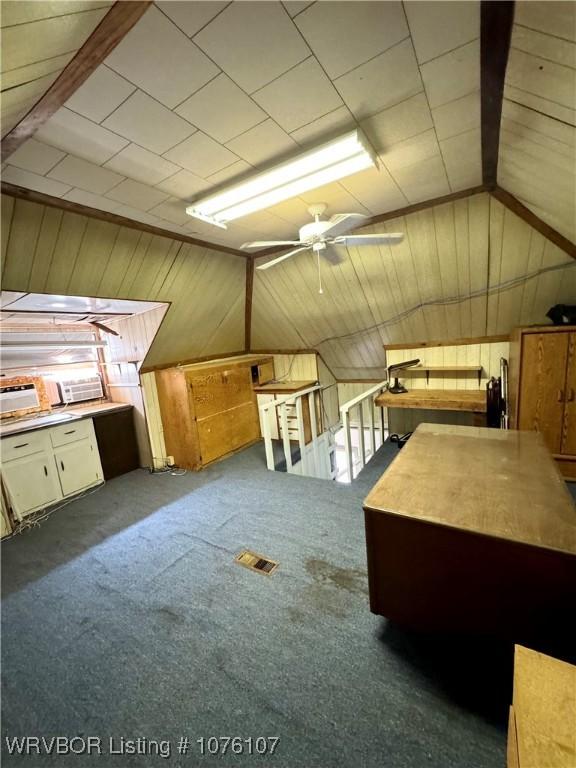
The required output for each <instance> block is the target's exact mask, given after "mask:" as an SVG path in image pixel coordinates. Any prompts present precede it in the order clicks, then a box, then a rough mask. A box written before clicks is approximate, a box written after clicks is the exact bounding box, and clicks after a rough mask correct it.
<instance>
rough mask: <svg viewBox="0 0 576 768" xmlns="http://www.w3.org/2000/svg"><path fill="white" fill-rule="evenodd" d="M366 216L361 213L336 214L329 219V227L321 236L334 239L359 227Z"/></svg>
mask: <svg viewBox="0 0 576 768" xmlns="http://www.w3.org/2000/svg"><path fill="white" fill-rule="evenodd" d="M367 218H368V216H364V214H362V213H337V214H336V215H335V216H332V218H331V219H330V226H329V227H328V229H325V230H324V232H323V233H322V235H323V236H324V237H336V235H341V234H343V233H344V232H348V231H349V230H351V229H353V228H354V227H359V226H360V225H361V224H362V223H363V222H364V221H366V219H367Z"/></svg>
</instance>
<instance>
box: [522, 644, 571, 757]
mask: <svg viewBox="0 0 576 768" xmlns="http://www.w3.org/2000/svg"><path fill="white" fill-rule="evenodd" d="M575 725H576V667H574V666H573V665H572V664H567V663H566V662H564V661H559V660H558V659H554V658H552V657H551V656H545V655H544V654H543V653H537V652H536V651H533V650H530V649H529V648H524V647H522V646H521V645H517V646H516V649H515V655H514V697H513V702H512V707H511V708H510V722H509V727H508V750H507V752H508V768H546V766H549V768H574V766H575V765H576V727H575Z"/></svg>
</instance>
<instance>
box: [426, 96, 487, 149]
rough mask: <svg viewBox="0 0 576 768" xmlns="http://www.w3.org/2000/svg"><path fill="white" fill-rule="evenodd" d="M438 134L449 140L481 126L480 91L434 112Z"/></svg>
mask: <svg viewBox="0 0 576 768" xmlns="http://www.w3.org/2000/svg"><path fill="white" fill-rule="evenodd" d="M432 117H433V119H434V125H435V126H436V134H437V136H438V138H439V139H448V138H450V136H456V135H457V134H459V133H463V132H464V131H470V130H472V129H473V128H478V127H479V126H480V91H475V92H474V93H469V94H468V95H467V96H463V97H462V98H461V99H455V100H454V101H449V102H448V103H447V104H443V105H442V106H441V107H436V109H433V110H432Z"/></svg>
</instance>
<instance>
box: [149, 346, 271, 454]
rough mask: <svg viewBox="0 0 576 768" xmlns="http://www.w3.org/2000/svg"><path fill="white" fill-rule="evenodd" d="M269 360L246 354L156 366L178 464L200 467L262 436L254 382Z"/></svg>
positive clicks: (169, 446) (167, 435) (169, 445)
mask: <svg viewBox="0 0 576 768" xmlns="http://www.w3.org/2000/svg"><path fill="white" fill-rule="evenodd" d="M270 364H273V358H271V357H269V356H268V357H265V358H263V357H258V356H252V355H245V356H243V357H242V358H236V359H230V360H221V361H211V362H209V363H199V364H195V365H188V366H182V367H177V368H166V369H164V370H159V371H156V374H155V375H156V384H157V388H158V401H159V405H160V413H161V416H162V425H163V429H164V441H165V444H166V452H167V454H168V455H169V456H173V457H174V460H175V463H176V464H177V466H179V467H185V468H187V469H200V468H201V467H203V466H206V464H209V463H210V462H212V461H215V460H216V459H219V458H221V457H222V456H225V455H226V454H228V453H231V452H232V451H235V450H237V449H238V448H242V447H243V446H246V445H249V444H250V443H253V442H254V441H256V440H258V439H259V438H260V425H259V419H258V407H257V404H256V393H255V392H254V389H253V385H254V383H257V382H258V380H259V378H260V376H261V369H262V366H264V365H267V366H269V365H270ZM267 375H270V368H268V370H267Z"/></svg>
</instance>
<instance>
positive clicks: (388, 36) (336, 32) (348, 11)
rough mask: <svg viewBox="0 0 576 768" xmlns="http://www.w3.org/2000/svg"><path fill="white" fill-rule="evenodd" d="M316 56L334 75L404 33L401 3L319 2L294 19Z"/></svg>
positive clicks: (404, 26)
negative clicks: (360, 4)
mask: <svg viewBox="0 0 576 768" xmlns="http://www.w3.org/2000/svg"><path fill="white" fill-rule="evenodd" d="M295 22H296V25H297V26H298V28H299V30H300V31H301V32H302V34H303V35H304V37H305V38H306V40H307V41H308V44H309V45H310V47H311V48H312V51H313V52H314V54H315V56H316V58H317V59H318V60H319V61H320V64H322V66H323V67H324V69H325V70H326V72H327V74H328V76H329V77H331V78H332V79H334V78H335V77H339V76H340V75H343V74H344V73H346V72H349V71H350V70H351V69H354V67H357V66H359V65H360V64H364V62H366V61H368V59H371V58H373V57H374V56H376V54H378V53H381V52H382V51H385V50H386V49H388V48H391V47H392V46H393V45H395V44H396V43H399V42H400V41H401V40H403V39H404V38H406V37H408V35H409V32H408V25H407V24H406V17H405V16H404V11H403V9H402V3H400V2H395V1H392V0H390V2H386V3H383V2H363V3H362V6H361V11H359V8H358V4H357V3H355V2H321V3H314V5H312V6H311V7H310V8H308V9H307V10H305V11H304V12H303V13H301V14H299V16H298V17H297V19H296V20H295Z"/></svg>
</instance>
